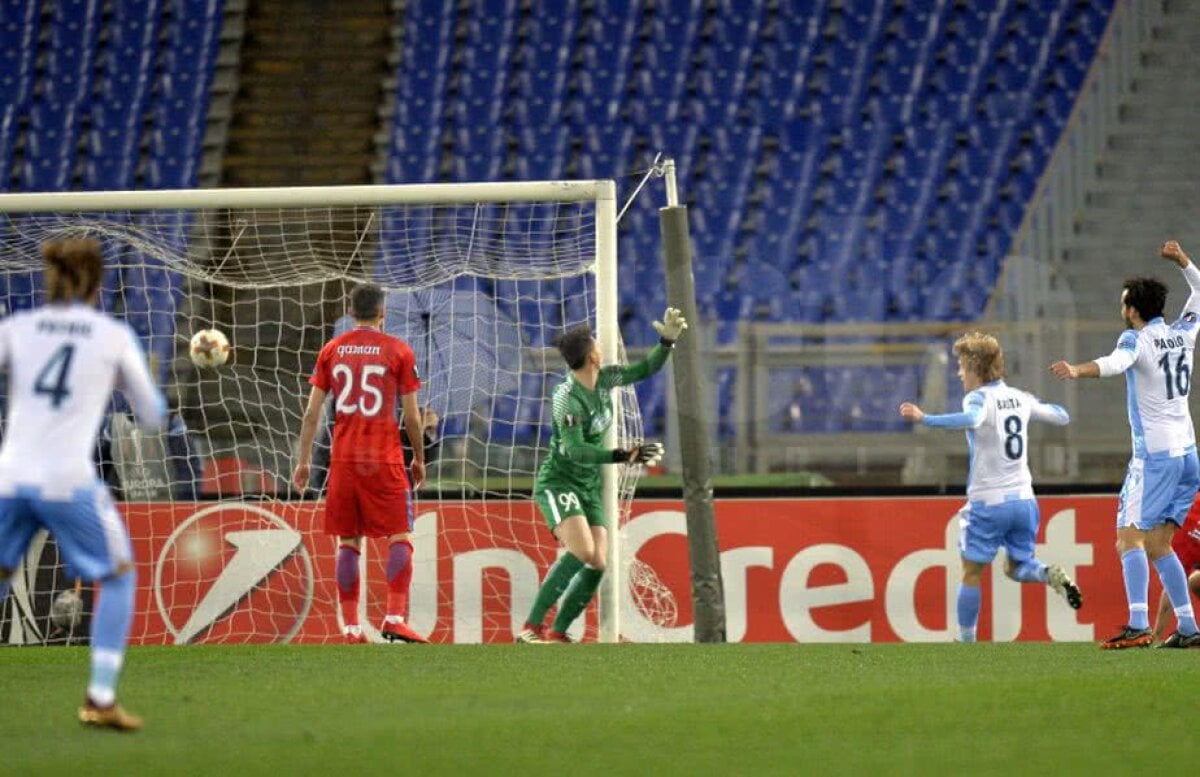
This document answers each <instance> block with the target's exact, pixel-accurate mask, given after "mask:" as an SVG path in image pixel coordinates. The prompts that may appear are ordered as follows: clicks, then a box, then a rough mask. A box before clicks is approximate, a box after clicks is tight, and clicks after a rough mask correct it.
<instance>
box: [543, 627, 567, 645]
mask: <svg viewBox="0 0 1200 777" xmlns="http://www.w3.org/2000/svg"><path fill="white" fill-rule="evenodd" d="M542 641H543V642H548V643H550V644H552V645H553V644H559V645H570V644H571V643H573V642H574V641H575V640H573V639H571V637H570V636H569V635H567V634H564V633H563V632H561V631H555V630H554V629H551V630H550V631H547V632H546V636H545V637H543V639H542Z"/></svg>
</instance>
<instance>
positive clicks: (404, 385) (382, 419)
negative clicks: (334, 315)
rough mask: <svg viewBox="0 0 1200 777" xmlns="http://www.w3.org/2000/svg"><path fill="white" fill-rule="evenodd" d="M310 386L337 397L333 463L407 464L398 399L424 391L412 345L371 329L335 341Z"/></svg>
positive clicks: (321, 358)
mask: <svg viewBox="0 0 1200 777" xmlns="http://www.w3.org/2000/svg"><path fill="white" fill-rule="evenodd" d="M309 383H311V384H312V385H313V386H316V387H317V388H319V389H321V390H322V391H326V392H329V393H331V394H333V407H334V414H335V415H334V425H333V451H332V453H331V455H330V462H331V463H335V464H336V463H338V462H360V463H368V462H369V463H379V464H399V465H400V466H401V467H403V466H404V449H403V447H402V446H401V443H400V426H399V424H398V423H397V420H398V419H397V410H398V408H397V406H396V398H397V397H398V396H400V395H402V394H411V393H413V392H414V391H416V390H418V389H419V388H421V379H420V377H419V376H418V375H417V367H416V357H415V356H414V355H413V351H412V348H410V347H409V346H408V343H406V342H404V341H403V340H401V339H400V338H398V337H392V336H391V335H386V334H384V333H383V332H380V331H379V330H377V329H372V328H370V327H358V328H357V329H352V330H350V331H349V332H346V333H345V334H343V335H339V336H338V337H335V338H333V339H332V340H330V341H329V342H328V343H327V344H326V345H325V347H324V348H322V349H321V354H320V356H318V357H317V366H316V368H314V370H313V375H312V378H310V379H309Z"/></svg>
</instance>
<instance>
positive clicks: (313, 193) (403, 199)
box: [0, 179, 623, 642]
mask: <svg viewBox="0 0 1200 777" xmlns="http://www.w3.org/2000/svg"><path fill="white" fill-rule="evenodd" d="M514 202H523V203H528V202H592V203H593V204H594V206H595V209H596V211H595V223H596V234H595V252H596V256H595V262H594V264H593V270H592V272H593V274H594V275H595V279H596V321H595V329H596V334H597V337H598V338H599V340H600V347H601V351H602V356H603V358H604V361H605V362H606V363H609V364H613V363H616V361H617V359H618V354H619V343H620V330H619V328H618V326H617V311H618V299H617V203H616V184H615V182H614V181H612V180H611V179H602V180H584V181H513V182H499V183H436V184H373V185H362V186H298V187H253V188H244V189H157V190H144V191H89V192H31V193H2V194H0V213H55V212H105V211H120V210H148V211H153V210H201V209H206V208H208V209H212V208H227V209H242V208H244V209H253V208H259V209H261V208H306V207H307V208H336V207H352V206H360V207H372V206H388V205H455V204H475V203H489V204H503V203H514ZM613 412H614V418H613V423H612V425H611V426H610V427H609V431H608V435H607V436H606V438H605V445H606V446H608V447H610V448H612V447H616V442H617V430H618V429H620V428H621V424H622V420H623V419H622V418H621V405H620V403H619V402H618V403H614V405H613ZM602 483H603V485H602V489H603V491H602V499H603V506H604V511H605V513H606V514H607V515H608V516H609V523H610V526H609V533H608V534H609V537H608V558H607V562H608V563H607V568H608V570H607V574H606V575H605V576H604V579H603V582H602V584H601V589H600V634H599V636H600V641H601V642H617V641H618V640H619V638H620V601H621V597H620V591H621V587H620V586H621V565H620V563H619V560H620V558H621V542H620V528H621V527H620V517H621V516H620V501H619V494H618V475H617V473H616V471H615V470H614V468H612V467H605V468H604V469H603V480H602Z"/></svg>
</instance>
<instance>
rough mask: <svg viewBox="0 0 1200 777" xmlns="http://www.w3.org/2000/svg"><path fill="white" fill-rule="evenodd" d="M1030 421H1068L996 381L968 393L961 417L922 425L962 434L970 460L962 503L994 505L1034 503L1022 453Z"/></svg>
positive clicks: (930, 418)
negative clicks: (1029, 500) (968, 450)
mask: <svg viewBox="0 0 1200 777" xmlns="http://www.w3.org/2000/svg"><path fill="white" fill-rule="evenodd" d="M1031 420H1033V421H1040V422H1042V423H1049V424H1054V425H1055V426H1064V425H1066V424H1067V423H1069V422H1070V420H1071V417H1070V416H1069V415H1068V414H1067V411H1066V410H1064V409H1063V408H1061V407H1059V406H1058V405H1051V404H1048V403H1046V402H1042V401H1041V400H1039V399H1038V398H1037V397H1035V396H1033V395H1032V394H1029V393H1027V392H1025V391H1021V390H1020V389H1018V388H1013V387H1012V386H1009V385H1008V384H1006V383H1005V382H1004V381H1002V380H996V381H992V382H991V383H988V384H987V385H984V386H980V387H979V388H977V389H975V390H974V391H971V392H968V393H967V395H966V396H965V397H963V412H961V413H951V414H946V415H926V416H925V421H924V423H925V425H926V426H933V427H941V428H946V429H966V431H967V445H968V447H969V449H970V461H971V464H970V467H971V469H970V475H969V476H968V482H967V498H968V499H969V500H971V501H972V502H974V501H980V502H983V503H985V504H996V503H999V502H1004V501H1005V500H1010V499H1032V498H1033V478H1032V477H1031V476H1030V474H1029V460H1028V454H1027V449H1028V447H1029V446H1028V445H1027V443H1028V440H1029V434H1028V429H1029V422H1030V421H1031Z"/></svg>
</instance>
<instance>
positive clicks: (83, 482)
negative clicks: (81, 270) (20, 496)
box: [0, 304, 166, 499]
mask: <svg viewBox="0 0 1200 777" xmlns="http://www.w3.org/2000/svg"><path fill="white" fill-rule="evenodd" d="M0 364H3V365H5V366H7V367H8V389H9V399H8V418H7V421H8V423H7V425H6V428H5V430H4V445H3V448H2V449H0V495H3V494H11V493H12V492H13V490H14V489H15V488H17V487H18V486H28V487H34V488H37V489H38V490H39V491H40V492H41V494H42V495H43V496H44V497H45V498H47V499H56V498H67V497H69V496H70V495H71V493H72V492H73V491H74V490H75V489H77V488H80V487H84V486H89V485H91V484H93V483H95V482H96V469H95V466H94V465H93V463H92V452H93V451H94V450H95V446H96V434H97V433H98V432H99V430H100V422H101V421H102V420H103V418H104V413H105V410H106V409H107V408H108V403H109V397H110V395H111V394H112V390H113V388H114V387H115V388H119V389H120V390H121V392H122V393H123V394H124V395H125V397H126V398H127V399H128V400H129V403H130V405H132V406H133V410H134V412H135V413H136V414H137V418H138V421H139V422H141V423H142V424H147V425H155V426H156V425H158V424H161V423H162V422H163V420H164V416H165V413H166V402H165V401H164V400H163V397H162V394H161V393H159V391H158V389H157V388H156V387H155V385H154V381H153V380H151V378H150V371H149V369H148V368H147V366H146V358H145V356H144V355H143V353H142V349H141V346H139V345H138V341H137V336H136V335H134V333H133V330H132V329H130V328H129V327H128V326H127V325H126V324H124V323H123V322H121V321H117V320H116V319H113V318H110V317H109V316H107V315H105V314H103V313H100V312H99V311H97V310H95V309H93V308H91V307H88V306H86V305H81V304H76V305H48V306H46V307H44V308H40V309H38V310H31V311H25V312H22V313H16V314H14V315H12V316H10V317H9V318H7V319H5V320H4V321H3V322H0Z"/></svg>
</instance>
